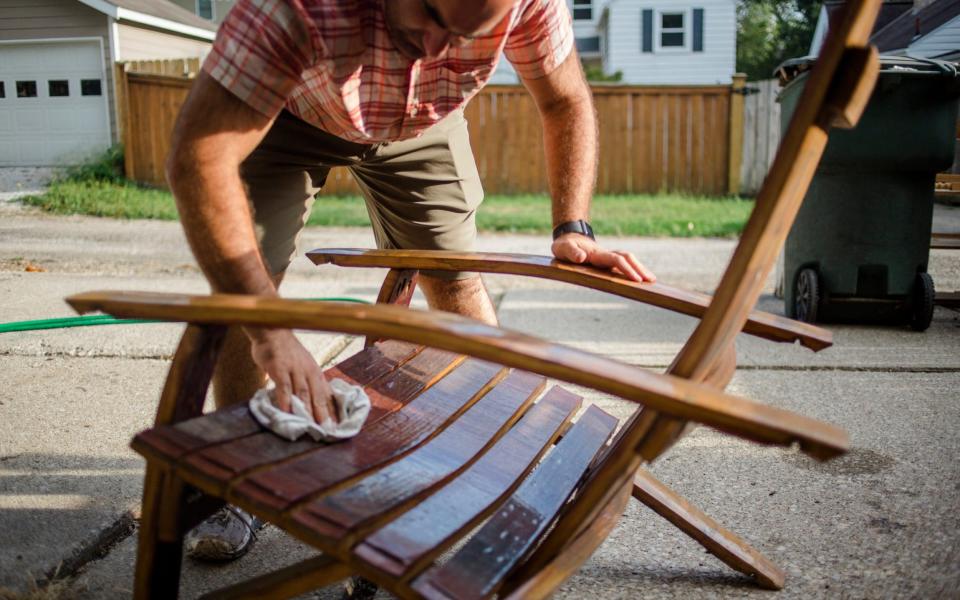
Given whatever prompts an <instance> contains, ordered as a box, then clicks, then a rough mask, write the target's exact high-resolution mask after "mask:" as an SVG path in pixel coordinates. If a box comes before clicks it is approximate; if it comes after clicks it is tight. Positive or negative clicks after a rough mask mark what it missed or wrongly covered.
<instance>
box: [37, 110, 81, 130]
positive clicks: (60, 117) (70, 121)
mask: <svg viewBox="0 0 960 600" xmlns="http://www.w3.org/2000/svg"><path fill="white" fill-rule="evenodd" d="M46 113H47V115H46V116H47V131H49V132H50V133H76V132H77V131H79V130H80V129H85V128H84V127H83V125H82V120H81V119H82V118H83V115H82V113H81V112H80V111H76V110H73V109H70V108H50V109H47V111H46Z"/></svg>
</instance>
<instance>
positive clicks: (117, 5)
mask: <svg viewBox="0 0 960 600" xmlns="http://www.w3.org/2000/svg"><path fill="white" fill-rule="evenodd" d="M79 1H80V2H82V3H83V4H86V5H87V6H89V7H90V8H93V9H94V10H98V11H100V12H102V13H103V14H105V15H108V16H111V17H113V18H114V19H117V20H118V21H121V22H122V21H129V22H132V23H138V24H141V25H147V26H150V27H156V28H158V29H163V30H166V31H169V32H171V33H175V34H180V35H184V36H189V37H194V38H200V39H204V40H212V39H213V38H214V35H215V34H216V31H217V26H216V25H214V24H213V23H211V22H210V21H207V20H206V19H203V18H201V17H199V16H197V15H195V14H193V13H192V12H190V11H189V10H186V9H185V8H183V7H180V6H177V5H176V4H174V3H172V2H169V1H168V0H79Z"/></svg>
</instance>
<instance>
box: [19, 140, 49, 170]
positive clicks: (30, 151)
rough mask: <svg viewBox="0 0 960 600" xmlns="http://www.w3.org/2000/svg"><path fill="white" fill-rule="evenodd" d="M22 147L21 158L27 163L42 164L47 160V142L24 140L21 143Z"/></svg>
mask: <svg viewBox="0 0 960 600" xmlns="http://www.w3.org/2000/svg"><path fill="white" fill-rule="evenodd" d="M17 145H18V146H19V147H20V160H21V161H22V162H25V163H27V164H31V163H37V164H41V163H42V161H44V160H46V154H47V153H46V148H45V147H44V146H45V145H46V144H44V143H43V142H35V141H30V140H22V141H20V143H19V144H17Z"/></svg>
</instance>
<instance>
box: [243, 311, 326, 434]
mask: <svg viewBox="0 0 960 600" xmlns="http://www.w3.org/2000/svg"><path fill="white" fill-rule="evenodd" d="M249 335H250V340H251V349H252V352H253V360H254V362H255V363H257V366H259V367H260V368H261V369H263V370H264V371H266V372H267V375H269V376H270V379H272V380H273V382H274V384H276V386H277V387H276V390H274V400H275V402H276V404H277V408H279V409H280V410H283V411H286V412H290V395H291V394H296V395H297V396H298V397H299V398H300V399H301V400H303V403H304V404H305V405H306V407H307V410H308V411H309V412H310V413H311V414H312V415H313V418H314V420H316V421H317V422H318V423H322V422H323V421H324V420H326V419H328V418H329V419H332V420H333V422H334V423H336V422H337V421H338V420H339V419H338V418H337V410H336V407H335V406H334V402H333V394H332V392H331V391H330V384H329V383H327V380H326V378H325V377H324V376H323V371H321V370H320V366H319V365H317V362H316V361H315V360H314V359H313V356H311V355H310V353H309V352H308V351H307V349H306V348H304V347H303V344H301V343H300V340H298V339H297V338H296V336H294V335H293V332H292V331H290V330H289V329H250V330H249Z"/></svg>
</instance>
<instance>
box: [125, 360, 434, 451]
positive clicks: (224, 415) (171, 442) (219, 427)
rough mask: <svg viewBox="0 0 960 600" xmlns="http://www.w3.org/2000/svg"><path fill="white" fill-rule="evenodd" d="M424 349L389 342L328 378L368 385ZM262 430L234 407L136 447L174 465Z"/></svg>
mask: <svg viewBox="0 0 960 600" xmlns="http://www.w3.org/2000/svg"><path fill="white" fill-rule="evenodd" d="M420 350H422V347H420V346H415V345H413V344H409V343H406V342H396V341H389V342H384V343H381V344H378V345H376V346H372V347H370V348H366V349H364V350H363V351H361V352H358V353H357V354H355V355H353V356H351V357H349V358H347V359H346V360H344V361H343V362H341V363H340V364H338V365H336V366H335V367H333V368H331V369H328V370H327V371H326V372H325V375H326V376H327V377H328V378H333V377H341V378H343V379H347V380H349V381H350V382H352V383H355V384H358V385H366V384H367V383H370V382H372V381H374V380H376V379H378V378H379V377H382V376H384V375H386V374H387V373H389V372H391V371H393V370H394V369H396V368H397V367H398V366H399V365H401V364H403V363H404V362H406V361H407V360H409V359H410V358H412V357H414V356H415V355H416V354H417V353H418V352H420ZM261 430H262V428H261V427H260V425H259V424H258V423H257V421H256V420H255V419H254V418H253V416H252V415H251V414H250V411H249V410H248V409H247V406H246V405H245V404H243V405H237V406H231V407H228V408H224V409H221V410H217V411H214V412H212V413H209V414H206V415H203V416H200V417H197V418H194V419H188V420H186V421H182V422H180V423H177V424H175V425H173V426H171V427H155V428H153V429H148V430H147V431H144V432H142V433H140V434H138V435H137V436H136V438H135V439H134V442H133V444H132V445H133V447H134V449H136V450H137V451H138V452H140V453H141V454H144V452H148V453H149V454H150V455H151V457H153V458H155V459H160V460H161V461H162V462H164V463H167V464H172V462H173V461H175V460H176V459H178V458H180V457H181V456H183V455H185V454H187V453H190V452H196V451H197V450H200V449H201V448H205V447H207V446H211V445H214V444H220V443H224V442H227V441H229V440H232V439H237V438H241V437H244V436H248V435H253V434H255V433H257V432H259V431H261Z"/></svg>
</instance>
